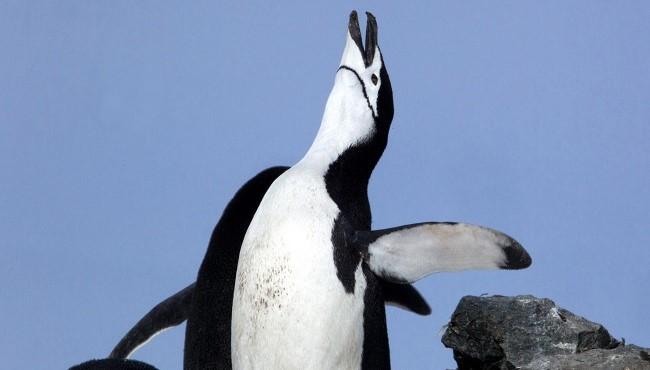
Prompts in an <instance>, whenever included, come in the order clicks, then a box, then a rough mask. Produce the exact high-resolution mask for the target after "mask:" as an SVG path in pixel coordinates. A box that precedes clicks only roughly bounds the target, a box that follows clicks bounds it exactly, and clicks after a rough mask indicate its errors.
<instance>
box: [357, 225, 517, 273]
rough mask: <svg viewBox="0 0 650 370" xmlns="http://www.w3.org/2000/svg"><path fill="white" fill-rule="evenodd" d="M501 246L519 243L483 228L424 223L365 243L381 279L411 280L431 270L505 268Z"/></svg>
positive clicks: (372, 268) (372, 266)
mask: <svg viewBox="0 0 650 370" xmlns="http://www.w3.org/2000/svg"><path fill="white" fill-rule="evenodd" d="M371 233H374V232H371ZM505 248H521V246H519V245H518V243H516V241H514V240H513V239H512V238H510V237H509V236H507V235H505V234H503V233H501V232H499V231H496V230H492V229H489V228H486V227H481V226H474V225H469V224H462V223H453V224H451V223H428V224H426V223H425V224H420V225H413V226H407V227H404V228H398V229H396V230H395V231H391V232H386V233H384V234H383V235H381V236H379V237H378V238H377V239H376V240H374V241H372V242H370V243H369V245H368V246H367V252H366V253H367V256H366V261H367V263H368V265H369V266H370V269H371V270H372V271H373V272H374V273H375V274H377V275H378V276H380V277H382V278H385V279H387V280H392V281H397V282H409V283H411V282H414V281H417V280H419V279H421V278H423V277H425V276H427V275H429V274H432V273H435V272H445V271H462V270H477V269H499V268H507V267H506V265H507V264H508V257H507V254H506V251H505Z"/></svg>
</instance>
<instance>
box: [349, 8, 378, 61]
mask: <svg viewBox="0 0 650 370" xmlns="http://www.w3.org/2000/svg"><path fill="white" fill-rule="evenodd" d="M366 18H367V23H366V45H365V49H364V45H363V43H362V42H361V29H360V28H359V17H358V16H357V12H356V10H353V11H352V13H350V22H349V23H348V32H350V36H351V37H352V40H354V43H355V44H357V47H358V48H359V51H360V52H361V55H362V56H363V63H364V64H365V65H366V67H368V66H369V65H371V64H372V61H373V60H374V58H375V50H376V49H377V20H376V19H375V16H373V15H372V14H371V13H369V12H366Z"/></svg>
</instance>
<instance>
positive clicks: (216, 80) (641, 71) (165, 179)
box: [0, 1, 650, 369]
mask: <svg viewBox="0 0 650 370" xmlns="http://www.w3.org/2000/svg"><path fill="white" fill-rule="evenodd" d="M353 8H356V9H358V10H360V11H365V10H370V11H372V12H373V13H374V14H375V15H376V17H377V19H378V22H379V40H380V41H379V43H380V46H381V47H382V51H383V54H384V59H385V61H386V64H387V67H388V72H389V74H390V76H391V81H392V83H393V88H394V91H395V105H396V109H395V119H394V121H393V126H392V130H391V136H390V138H389V144H388V148H387V150H386V152H385V154H384V157H383V158H382V161H381V162H380V163H379V166H378V168H377V170H376V171H375V174H374V176H373V178H372V180H371V186H370V197H371V204H372V207H373V214H374V227H375V228H383V227H389V226H396V225H401V224H407V223H413V222H418V221H434V220H438V221H465V222H470V223H475V224H481V225H486V226H491V227H494V228H497V229H500V230H503V231H505V232H507V233H508V234H510V235H512V236H514V237H516V238H517V239H518V240H519V241H520V242H521V243H522V244H523V245H524V246H525V247H526V248H527V249H528V251H529V252H530V253H531V255H532V256H533V261H534V262H533V266H532V267H531V268H530V269H528V270H523V271H514V272H513V271H487V272H468V273H453V274H438V275H434V276H430V277H428V278H426V279H425V280H423V281H421V282H419V283H418V284H417V286H418V287H419V288H420V289H421V291H422V292H423V294H424V295H425V296H426V297H427V298H428V300H429V302H430V304H431V306H432V309H433V313H432V315H431V316H428V317H419V316H415V315H412V314H407V313H404V312H402V311H398V310H395V309H390V310H389V317H388V320H389V331H390V339H391V349H392V359H393V366H394V368H397V369H405V368H409V369H416V368H419V369H431V368H433V369H442V368H445V367H447V368H451V367H453V366H454V362H453V359H452V354H451V351H450V350H447V349H445V348H444V347H443V346H442V344H441V343H440V333H441V331H442V327H443V326H444V325H445V323H446V322H447V320H448V318H449V316H450V314H451V313H452V311H453V309H454V308H455V305H456V303H457V302H458V300H459V299H460V297H462V296H463V295H467V294H473V295H479V294H482V293H489V294H503V295H514V294H523V293H530V294H534V295H537V296H540V297H548V298H551V299H553V300H555V301H556V302H557V303H558V304H560V305H561V306H564V307H565V308H567V309H570V310H572V311H574V312H575V313H577V314H579V315H583V316H585V317H587V318H589V319H592V320H595V321H598V322H600V323H602V324H604V325H605V326H606V327H607V328H608V329H610V331H611V333H612V334H613V335H614V336H617V337H625V338H626V340H627V341H628V342H631V343H635V344H639V345H644V346H650V331H649V330H648V326H647V317H648V316H647V313H648V312H649V311H650V296H649V295H648V294H647V289H648V281H650V268H648V266H649V262H650V232H648V230H649V228H648V227H649V226H650V225H649V221H650V217H649V216H650V213H649V211H648V210H649V209H650V190H649V189H650V187H649V180H650V171H648V169H649V168H650V104H649V94H650V93H649V92H650V47H649V46H648V45H650V23H649V22H648V19H650V3H648V2H645V1H627V2H608V1H588V2H587V1H572V2H568V3H567V2H564V1H550V2H543V3H542V2H518V1H504V2H498V3H495V2H487V1H485V2H473V3H471V4H469V3H459V2H453V1H447V2H435V3H433V2H408V4H397V3H395V2H393V3H391V4H386V3H383V4H377V3H375V2H350V3H348V2H345V3H343V2H341V3H337V4H335V5H315V4H304V3H299V2H296V3H294V4H292V5H271V4H270V3H268V2H249V3H247V4H237V5H228V4H219V3H217V2H208V1H203V2H193V3H192V4H188V3H181V2H176V3H171V2H166V3H164V4H163V3H160V2H153V1H141V2H127V1H113V2H83V1H69V2H52V1H50V2H38V1H34V2H22V1H3V2H2V3H1V4H0V50H1V53H2V58H0V169H1V171H0V248H1V249H0V250H1V251H2V258H1V259H0V282H1V283H0V286H1V289H0V316H1V317H3V326H4V328H3V330H2V334H0V357H1V358H3V360H4V362H5V364H4V366H2V367H3V368H19V367H23V368H31V369H45V368H66V367H67V366H70V365H72V364H74V363H77V362H80V361H83V360H86V359H89V358H92V357H102V356H105V355H106V354H107V353H108V352H109V351H110V350H111V348H112V346H113V345H114V344H115V343H116V342H117V341H118V340H119V338H120V337H121V335H123V334H124V333H125V332H126V330H127V329H128V328H130V327H131V325H132V324H133V323H134V322H135V321H136V320H137V319H138V318H139V317H140V316H141V315H142V314H144V313H145V312H146V311H147V310H148V309H149V308H150V307H152V305H153V304H155V303H157V302H158V301H160V300H161V299H162V298H164V297H166V296H168V295H169V294H170V293H172V292H174V291H176V290H178V289H180V288H182V287H184V286H185V285H187V284H188V283H190V282H191V281H193V280H194V278H195V275H196V271H197V269H198V266H199V263H200V261H201V259H202V257H203V254H204V252H205V248H206V245H207V241H208V238H209V235H210V232H211V230H212V227H213V226H214V223H215V222H216V220H217V219H218V217H219V215H220V213H221V210H222V209H223V207H224V205H225V204H226V203H227V201H228V200H229V198H230V196H231V195H232V194H233V193H234V191H235V190H236V189H237V188H238V186H239V185H241V184H242V183H243V182H244V181H245V180H246V179H248V178H249V177H250V176H252V175H253V174H255V173H256V172H258V171H259V170H261V169H262V168H265V167H268V166H271V165H278V164H287V165H290V164H292V163H295V162H297V161H298V160H299V159H300V158H301V156H302V155H303V154H304V152H305V151H306V149H307V148H308V147H309V145H310V144H311V140H312V139H313V137H314V136H315V134H316V131H317V129H318V125H319V123H320V118H321V114H322V111H323V108H324V105H325V100H326V98H327V95H328V93H329V89H330V88H331V86H332V84H333V77H334V73H335V71H336V68H337V66H338V62H339V59H340V55H341V53H342V50H343V46H344V40H345V32H346V22H347V16H348V14H349V12H350V10H351V9H353ZM183 334H184V328H183V327H179V328H176V329H172V330H170V331H168V332H165V333H164V334H161V335H160V336H159V337H157V338H156V339H154V340H153V341H152V342H150V344H149V345H148V346H147V347H145V348H143V349H141V350H140V351H139V352H137V353H136V354H135V356H134V357H135V358H136V359H140V360H144V361H147V362H149V363H151V364H153V365H156V366H157V367H159V368H161V369H180V368H181V364H182V347H183Z"/></svg>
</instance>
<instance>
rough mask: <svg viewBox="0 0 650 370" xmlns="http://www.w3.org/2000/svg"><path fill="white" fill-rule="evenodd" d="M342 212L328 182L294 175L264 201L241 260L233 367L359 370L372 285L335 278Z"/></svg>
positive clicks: (282, 180) (280, 181)
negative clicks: (335, 238) (335, 237)
mask: <svg viewBox="0 0 650 370" xmlns="http://www.w3.org/2000/svg"><path fill="white" fill-rule="evenodd" d="M338 212H339V210H338V207H337V206H336V204H335V203H334V202H333V201H332V200H331V199H330V198H329V196H328V195H327V191H326V188H325V183H324V181H323V178H322V176H320V175H319V174H314V175H313V176H311V175H310V174H309V172H307V171H304V170H301V169H300V168H299V167H298V168H296V167H294V168H292V169H291V170H289V171H288V172H287V173H285V174H284V175H283V176H281V177H280V178H279V179H278V180H277V181H276V182H275V183H274V184H273V186H272V187H271V188H270V189H269V191H268V192H267V194H266V196H265V197H264V199H263V200H262V203H261V205H260V208H259V209H258V212H257V213H256V215H255V217H254V218H253V221H252V222H251V225H250V227H249V229H248V232H247V234H246V237H245V239H244V242H243V244H242V249H241V253H240V259H239V266H238V270H237V279H236V283H235V284H236V285H235V293H234V299H233V317H232V354H233V367H234V368H236V369H241V368H246V369H248V368H262V367H264V368H283V369H289V368H301V369H304V368H358V367H359V365H360V362H361V348H362V345H363V292H364V290H365V286H366V284H365V279H364V277H363V273H362V272H361V268H360V267H358V268H357V270H356V273H355V275H356V281H357V283H356V284H355V291H354V294H347V293H345V290H344V289H343V285H342V284H341V282H340V281H339V280H338V278H337V276H336V267H335V265H334V260H333V249H332V248H333V247H332V243H331V237H332V226H333V223H334V219H335V218H336V216H337V215H338Z"/></svg>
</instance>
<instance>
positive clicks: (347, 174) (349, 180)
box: [325, 134, 386, 230]
mask: <svg viewBox="0 0 650 370" xmlns="http://www.w3.org/2000/svg"><path fill="white" fill-rule="evenodd" d="M385 148H386V135H380V134H375V135H373V136H372V137H371V138H370V140H366V141H363V142H361V143H358V144H355V145H353V146H351V147H349V148H347V149H346V150H345V151H343V153H341V154H340V155H339V156H338V158H336V160H334V161H333V162H331V163H330V165H329V167H328V169H327V171H326V173H325V185H326V188H327V192H328V194H329V196H330V197H331V198H332V200H334V202H335V203H336V204H337V206H338V208H339V210H340V213H341V216H343V217H345V218H346V219H347V221H348V222H349V223H350V226H351V227H353V228H354V230H366V229H369V228H370V206H369V204H368V182H369V181H370V175H371V174H372V171H373V170H374V168H375V166H376V165H377V162H378V161H379V158H380V157H381V155H382V153H383V152H384V149H385Z"/></svg>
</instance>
